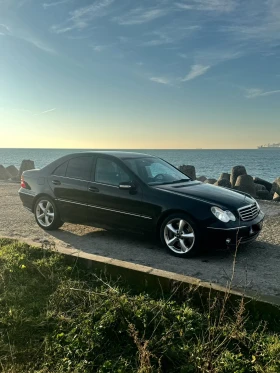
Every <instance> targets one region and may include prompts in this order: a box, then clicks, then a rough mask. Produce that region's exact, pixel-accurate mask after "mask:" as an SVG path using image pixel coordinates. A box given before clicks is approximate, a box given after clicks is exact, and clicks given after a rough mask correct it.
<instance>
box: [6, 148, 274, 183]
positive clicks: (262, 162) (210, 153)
mask: <svg viewBox="0 0 280 373" xmlns="http://www.w3.org/2000/svg"><path fill="white" fill-rule="evenodd" d="M87 150H97V149H7V148H2V149H1V148H0V164H2V165H3V166H5V167H7V166H9V165H15V166H16V167H19V166H20V164H21V161H22V160H23V159H31V160H33V161H34V162H35V167H36V168H42V167H44V166H46V165H47V164H48V163H50V162H52V161H54V160H55V159H57V158H59V157H62V156H64V155H66V154H71V153H75V152H80V151H87ZM102 150H105V149H102ZM108 150H109V149H108ZM114 150H116V149H114ZM121 150H122V151H124V150H125V151H133V152H139V153H144V154H150V155H154V156H157V157H160V158H163V159H165V160H166V161H168V162H170V163H172V164H173V165H175V166H176V167H178V166H180V165H183V164H188V165H193V166H195V168H196V174H197V176H201V175H204V176H206V177H207V178H216V179H217V178H218V177H219V175H220V174H221V173H222V172H230V171H231V169H232V167H233V166H236V165H244V166H245V167H246V170H247V173H248V174H249V175H252V176H258V177H260V178H263V179H265V180H268V181H271V182H272V181H274V180H275V179H276V177H280V150H277V149H276V150H259V149H242V150H241V149H234V150H221V149H219V150H206V149H193V150H188V149H186V150H184V149H133V150H129V149H121Z"/></svg>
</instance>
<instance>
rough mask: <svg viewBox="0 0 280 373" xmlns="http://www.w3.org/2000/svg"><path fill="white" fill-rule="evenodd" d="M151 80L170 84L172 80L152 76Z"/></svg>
mask: <svg viewBox="0 0 280 373" xmlns="http://www.w3.org/2000/svg"><path fill="white" fill-rule="evenodd" d="M150 80H151V81H152V82H155V83H159V84H170V80H169V79H167V78H164V77H152V78H150Z"/></svg>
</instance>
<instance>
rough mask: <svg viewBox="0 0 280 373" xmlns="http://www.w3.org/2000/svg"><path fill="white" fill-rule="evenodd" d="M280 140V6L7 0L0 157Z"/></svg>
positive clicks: (1, 41)
mask: <svg viewBox="0 0 280 373" xmlns="http://www.w3.org/2000/svg"><path fill="white" fill-rule="evenodd" d="M273 142H280V0H246V1H245V0H173V1H172V0H130V1H129V0H94V1H93V0H91V1H89V0H0V148H1V147H2V148H9V147H13V148H17V147H21V148H79V149H81V148H86V149H97V148H106V149H121V148H124V149H144V148H147V149H165V148H169V149H176V148H180V149H195V148H207V149H234V148H242V149H245V148H255V147H256V146H257V145H260V144H266V143H273Z"/></svg>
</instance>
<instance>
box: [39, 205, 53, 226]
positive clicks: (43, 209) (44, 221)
mask: <svg viewBox="0 0 280 373" xmlns="http://www.w3.org/2000/svg"><path fill="white" fill-rule="evenodd" d="M36 218H37V220H38V222H39V224H40V225H42V226H43V227H46V228H47V227H49V226H50V225H51V224H52V223H53V221H54V218H55V216H54V207H53V205H52V203H51V202H50V201H48V200H41V201H40V202H39V203H38V205H37V207H36Z"/></svg>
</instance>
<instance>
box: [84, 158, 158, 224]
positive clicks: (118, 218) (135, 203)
mask: <svg viewBox="0 0 280 373" xmlns="http://www.w3.org/2000/svg"><path fill="white" fill-rule="evenodd" d="M133 181H134V180H133V174H132V173H131V174H130V173H129V172H128V171H127V170H125V169H124V167H123V166H122V164H121V162H119V161H118V160H116V159H114V158H111V157H106V156H100V157H98V158H97V160H96V164H95V172H94V174H93V175H92V181H90V183H89V201H88V204H89V207H88V219H89V222H90V223H91V224H94V223H95V222H101V223H102V224H103V225H108V226H116V227H123V228H126V229H131V230H139V231H140V230H141V231H142V230H147V229H148V227H149V225H150V222H151V218H150V217H148V216H145V215H144V214H143V203H142V188H141V187H140V185H138V186H137V188H135V189H120V188H119V185H120V183H122V182H133Z"/></svg>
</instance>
